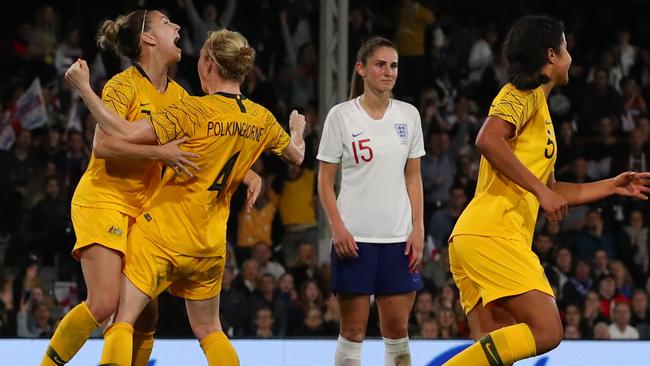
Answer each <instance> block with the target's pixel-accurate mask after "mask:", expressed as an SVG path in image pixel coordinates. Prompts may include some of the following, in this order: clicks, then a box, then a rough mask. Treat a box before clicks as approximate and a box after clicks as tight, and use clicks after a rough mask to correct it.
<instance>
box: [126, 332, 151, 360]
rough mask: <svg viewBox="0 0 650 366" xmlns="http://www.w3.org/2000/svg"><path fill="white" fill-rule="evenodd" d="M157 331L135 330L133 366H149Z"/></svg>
mask: <svg viewBox="0 0 650 366" xmlns="http://www.w3.org/2000/svg"><path fill="white" fill-rule="evenodd" d="M154 333H155V332H138V331H137V330H136V331H135V332H133V357H132V361H131V362H132V365H133V366H147V364H148V363H149V358H150V357H151V351H152V350H153V335H154Z"/></svg>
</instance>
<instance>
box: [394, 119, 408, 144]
mask: <svg viewBox="0 0 650 366" xmlns="http://www.w3.org/2000/svg"><path fill="white" fill-rule="evenodd" d="M395 132H397V136H398V137H399V138H401V139H402V144H406V143H407V141H406V140H407V139H408V137H409V129H408V126H407V125H406V123H395Z"/></svg>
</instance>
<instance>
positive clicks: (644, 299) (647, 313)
mask: <svg viewBox="0 0 650 366" xmlns="http://www.w3.org/2000/svg"><path fill="white" fill-rule="evenodd" d="M630 324H631V325H633V326H635V327H636V326H637V325H639V324H649V325H650V308H648V294H646V293H645V291H643V290H641V289H637V290H635V291H634V294H633V295H632V318H631V320H630Z"/></svg>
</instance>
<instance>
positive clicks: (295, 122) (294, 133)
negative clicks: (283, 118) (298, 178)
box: [282, 110, 305, 165]
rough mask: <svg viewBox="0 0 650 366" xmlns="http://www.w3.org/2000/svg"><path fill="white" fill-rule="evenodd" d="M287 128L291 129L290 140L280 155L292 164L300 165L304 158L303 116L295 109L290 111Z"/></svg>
mask: <svg viewBox="0 0 650 366" xmlns="http://www.w3.org/2000/svg"><path fill="white" fill-rule="evenodd" d="M289 130H290V131H291V142H290V143H289V145H287V147H286V148H285V149H284V151H283V152H282V157H283V158H285V159H286V160H288V161H289V162H291V163H293V164H297V165H300V164H302V161H303V159H304V158H305V140H303V138H302V134H303V132H304V131H305V116H303V115H302V114H299V113H298V112H297V111H296V110H294V111H293V112H291V116H290V117H289Z"/></svg>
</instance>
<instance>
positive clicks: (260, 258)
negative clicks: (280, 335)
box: [251, 241, 285, 319]
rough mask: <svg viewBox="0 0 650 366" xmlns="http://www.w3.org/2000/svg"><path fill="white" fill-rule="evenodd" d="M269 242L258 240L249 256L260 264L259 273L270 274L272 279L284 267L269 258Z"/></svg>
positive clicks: (278, 274) (277, 276)
mask: <svg viewBox="0 0 650 366" xmlns="http://www.w3.org/2000/svg"><path fill="white" fill-rule="evenodd" d="M272 255H273V253H272V252H271V243H269V242H263V241H260V242H258V243H256V244H255V246H254V247H253V252H252V255H251V257H252V258H253V259H254V260H256V261H257V263H258V264H259V266H260V273H261V274H262V275H264V274H267V273H268V274H270V275H272V276H273V278H274V279H276V280H277V279H279V278H280V276H282V275H283V274H284V272H285V270H284V267H282V265H281V264H280V263H278V262H275V261H273V260H272V259H271V256H272ZM276 319H277V318H276Z"/></svg>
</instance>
